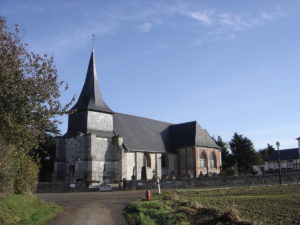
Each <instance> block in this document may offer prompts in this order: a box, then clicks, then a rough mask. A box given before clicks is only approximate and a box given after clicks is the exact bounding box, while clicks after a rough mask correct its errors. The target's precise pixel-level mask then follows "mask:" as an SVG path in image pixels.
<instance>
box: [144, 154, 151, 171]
mask: <svg viewBox="0 0 300 225" xmlns="http://www.w3.org/2000/svg"><path fill="white" fill-rule="evenodd" d="M143 166H145V167H146V166H147V167H149V168H151V157H150V154H149V153H148V152H146V153H144V157H143Z"/></svg>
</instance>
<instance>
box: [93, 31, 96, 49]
mask: <svg viewBox="0 0 300 225" xmlns="http://www.w3.org/2000/svg"><path fill="white" fill-rule="evenodd" d="M95 40H96V35H95V34H92V46H93V47H94V42H95Z"/></svg>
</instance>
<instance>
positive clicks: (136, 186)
mask: <svg viewBox="0 0 300 225" xmlns="http://www.w3.org/2000/svg"><path fill="white" fill-rule="evenodd" d="M278 183H279V176H278V174H267V175H259V176H212V177H200V178H177V179H166V180H161V181H160V186H161V188H162V189H177V188H206V187H232V186H249V185H274V184H278ZM295 183H300V173H299V172H298V173H283V174H282V184H295ZM109 186H110V187H111V188H112V190H146V189H156V188H157V183H156V181H155V180H148V181H140V180H139V181H132V180H127V181H123V182H122V183H121V184H120V185H119V184H111V185H109ZM82 191H99V187H94V188H90V187H87V185H86V184H85V183H83V182H77V183H76V185H75V187H70V184H65V183H39V184H38V188H37V192H38V193H47V192H82Z"/></svg>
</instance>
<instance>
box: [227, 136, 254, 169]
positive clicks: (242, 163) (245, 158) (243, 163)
mask: <svg viewBox="0 0 300 225" xmlns="http://www.w3.org/2000/svg"><path fill="white" fill-rule="evenodd" d="M230 149H231V152H232V155H233V156H234V159H235V160H236V163H237V166H238V171H239V172H240V173H242V174H247V173H251V172H252V166H253V165H254V159H255V149H254V146H253V143H252V141H251V140H249V139H248V138H247V137H243V135H240V134H237V133H234V135H233V137H232V139H231V141H230Z"/></svg>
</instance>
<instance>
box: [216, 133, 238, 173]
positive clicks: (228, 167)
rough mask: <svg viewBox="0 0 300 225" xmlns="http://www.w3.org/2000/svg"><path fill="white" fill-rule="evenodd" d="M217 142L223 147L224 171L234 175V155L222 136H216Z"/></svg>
mask: <svg viewBox="0 0 300 225" xmlns="http://www.w3.org/2000/svg"><path fill="white" fill-rule="evenodd" d="M214 140H215V142H216V144H217V145H218V146H219V147H220V148H221V155H222V173H224V174H228V175H232V174H233V172H234V171H233V169H232V167H233V166H234V163H235V160H234V158H233V155H232V154H230V152H229V151H228V149H227V146H226V143H225V142H224V141H223V140H222V137H220V136H218V138H217V140H216V139H215V138H214Z"/></svg>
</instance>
